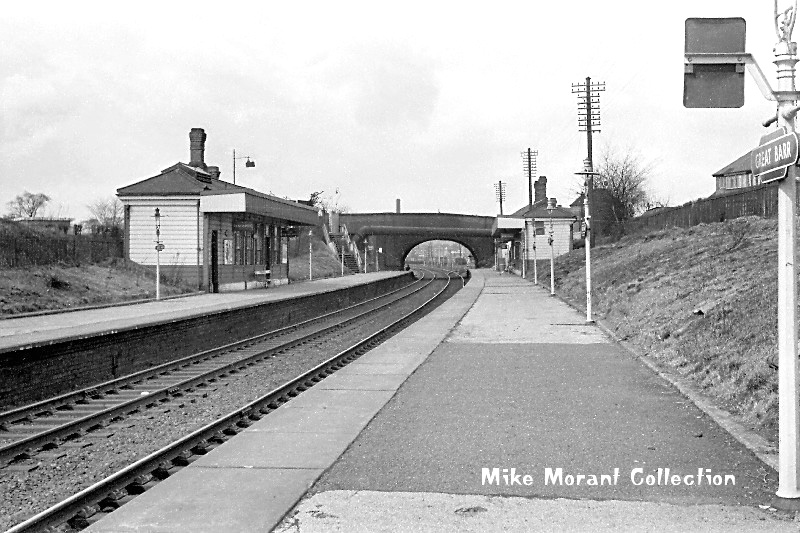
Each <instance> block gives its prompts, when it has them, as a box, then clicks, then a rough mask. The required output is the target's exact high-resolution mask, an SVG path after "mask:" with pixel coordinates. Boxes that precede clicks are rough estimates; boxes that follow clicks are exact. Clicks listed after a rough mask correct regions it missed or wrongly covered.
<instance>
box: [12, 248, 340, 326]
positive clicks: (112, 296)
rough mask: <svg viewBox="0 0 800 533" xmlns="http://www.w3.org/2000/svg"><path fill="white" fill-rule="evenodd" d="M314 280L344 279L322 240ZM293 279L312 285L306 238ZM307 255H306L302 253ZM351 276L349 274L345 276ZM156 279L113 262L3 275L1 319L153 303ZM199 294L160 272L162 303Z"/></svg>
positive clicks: (16, 270) (32, 268)
mask: <svg viewBox="0 0 800 533" xmlns="http://www.w3.org/2000/svg"><path fill="white" fill-rule="evenodd" d="M312 242H313V257H312V262H313V264H312V272H313V277H314V279H319V278H329V277H334V276H340V275H341V264H340V263H339V259H338V258H337V256H336V254H335V253H334V252H333V251H332V250H331V249H330V248H328V247H327V246H326V245H325V244H324V243H323V242H322V241H321V240H318V239H317V238H315V237H314V238H312ZM291 247H292V252H293V253H296V254H299V255H295V256H293V257H290V258H289V276H290V279H291V280H292V281H304V280H307V279H308V236H305V239H301V242H300V245H299V246H298V245H297V243H296V242H293V243H292V246H291ZM303 250H304V251H305V253H303ZM351 274H352V273H351V272H350V271H349V270H348V269H345V275H351ZM155 280H156V278H155V274H154V273H153V272H152V269H148V268H145V267H142V266H139V265H136V264H134V263H128V264H126V263H125V261H123V260H121V259H109V260H107V261H104V262H102V263H99V264H90V265H64V264H57V265H45V266H30V267H24V268H2V269H0V317H9V316H14V315H19V314H21V313H30V312H36V311H45V310H57V309H70V308H77V307H87V306H92V305H104V304H112V303H120V302H126V301H131V300H142V299H148V298H155V290H156V289H155V287H156V281H155ZM194 291H197V287H195V286H191V285H189V284H187V283H185V282H184V281H182V280H180V279H178V278H177V277H175V276H174V275H173V273H172V272H171V269H170V267H169V266H165V267H164V268H163V269H162V271H161V295H162V297H166V296H172V295H176V294H185V293H190V292H194Z"/></svg>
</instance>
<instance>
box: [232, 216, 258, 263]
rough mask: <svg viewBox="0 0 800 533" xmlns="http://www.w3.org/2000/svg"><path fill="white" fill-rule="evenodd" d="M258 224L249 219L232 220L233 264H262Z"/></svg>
mask: <svg viewBox="0 0 800 533" xmlns="http://www.w3.org/2000/svg"><path fill="white" fill-rule="evenodd" d="M258 230H259V225H258V224H256V223H255V222H251V221H234V223H233V252H234V264H235V265H257V264H263V263H262V262H261V261H260V259H261V257H260V254H261V250H262V248H263V247H262V245H261V241H262V237H261V235H259V232H258Z"/></svg>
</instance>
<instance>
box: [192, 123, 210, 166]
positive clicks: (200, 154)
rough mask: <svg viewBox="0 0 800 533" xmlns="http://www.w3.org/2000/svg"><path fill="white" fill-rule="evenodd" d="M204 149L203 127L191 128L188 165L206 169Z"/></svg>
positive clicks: (204, 136) (204, 134)
mask: <svg viewBox="0 0 800 533" xmlns="http://www.w3.org/2000/svg"><path fill="white" fill-rule="evenodd" d="M205 151H206V132H205V131H203V128H192V131H190V132H189V156H190V161H189V166H190V167H198V168H202V169H203V170H205V169H206V163H205V161H204V154H205Z"/></svg>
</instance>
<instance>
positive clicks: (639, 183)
mask: <svg viewBox="0 0 800 533" xmlns="http://www.w3.org/2000/svg"><path fill="white" fill-rule="evenodd" d="M599 159H600V161H599V162H598V163H597V164H596V165H595V167H596V168H595V170H596V171H597V172H599V173H600V175H599V176H597V177H596V178H595V187H605V188H606V189H608V190H609V191H610V192H611V196H612V197H613V198H614V200H616V202H614V204H613V211H614V216H615V217H616V219H617V221H622V220H627V219H629V218H633V217H634V216H636V215H638V214H640V213H642V212H643V211H644V210H646V209H647V205H648V203H650V201H651V199H650V195H649V193H648V191H647V182H648V180H649V179H650V177H651V176H652V174H653V170H654V164H653V163H652V162H650V163H648V162H644V161H642V159H641V158H640V156H639V155H638V154H637V153H636V152H635V151H634V150H632V149H626V150H620V149H618V148H616V147H613V146H606V147H605V149H604V150H603V151H602V153H601V154H600V158H599Z"/></svg>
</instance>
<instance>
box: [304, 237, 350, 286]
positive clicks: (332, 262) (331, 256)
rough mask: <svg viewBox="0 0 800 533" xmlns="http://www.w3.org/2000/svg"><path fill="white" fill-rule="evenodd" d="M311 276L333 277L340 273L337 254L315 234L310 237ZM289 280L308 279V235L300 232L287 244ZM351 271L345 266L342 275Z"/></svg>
mask: <svg viewBox="0 0 800 533" xmlns="http://www.w3.org/2000/svg"><path fill="white" fill-rule="evenodd" d="M311 243H312V253H311V261H312V264H311V276H312V279H321V278H335V277H339V276H341V275H342V265H341V262H340V261H339V256H338V255H337V254H336V253H334V251H333V250H331V249H330V248H328V246H327V245H326V244H325V242H323V241H322V240H321V239H320V238H318V237H317V236H316V235H315V236H313V237H311ZM289 251H290V255H289V280H290V281H307V280H308V235H307V234H303V233H301V234H300V236H299V237H296V238H294V239H292V241H291V243H290V244H289ZM352 274H353V273H352V272H351V271H350V269H348V268H347V267H345V269H344V275H345V276H350V275H352Z"/></svg>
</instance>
